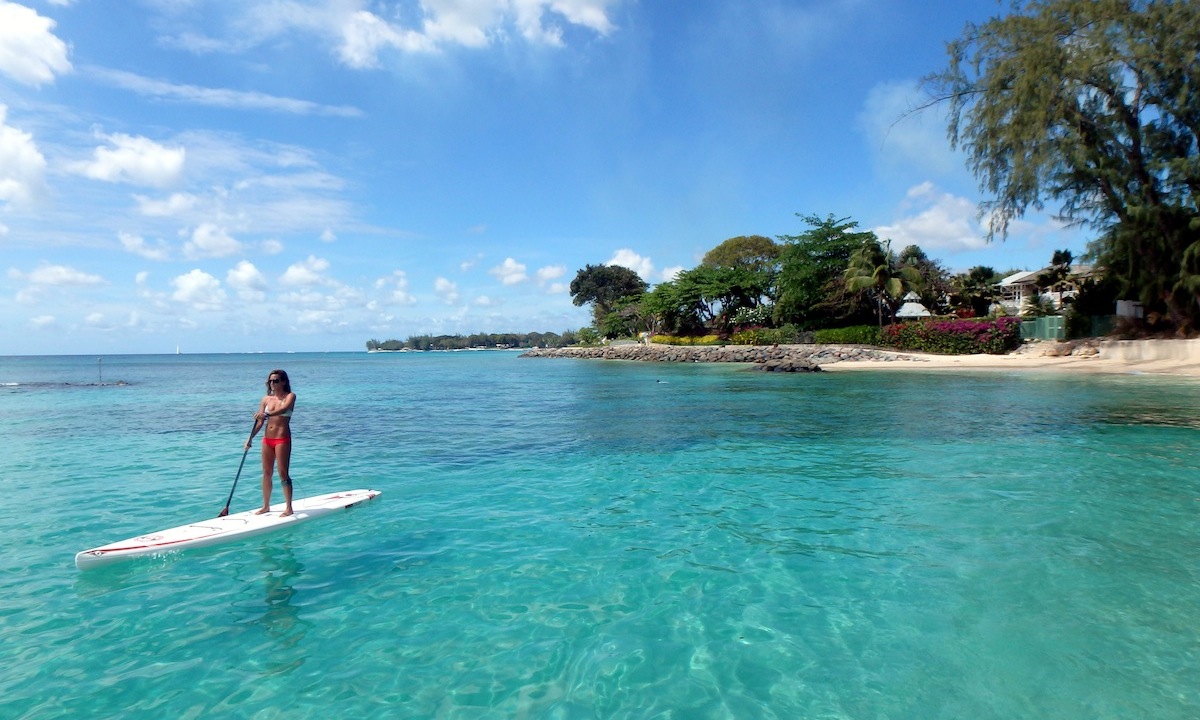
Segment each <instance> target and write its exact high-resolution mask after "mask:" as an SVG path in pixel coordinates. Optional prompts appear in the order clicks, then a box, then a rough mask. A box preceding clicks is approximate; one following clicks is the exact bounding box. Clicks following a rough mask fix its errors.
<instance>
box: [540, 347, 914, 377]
mask: <svg viewBox="0 0 1200 720" xmlns="http://www.w3.org/2000/svg"><path fill="white" fill-rule="evenodd" d="M521 357H529V358H546V357H549V358H580V359H591V360H640V361H643V362H685V363H688V362H690V363H699V362H703V363H713V362H727V363H752V364H753V365H752V369H754V370H762V371H766V372H819V371H820V370H821V367H820V365H819V363H837V362H853V361H855V360H883V361H891V360H916V359H917V358H914V357H911V356H908V355H902V354H899V353H894V352H888V351H886V350H876V349H874V348H867V347H854V346H845V345H770V346H765V345H699V346H681V345H653V344H651V345H632V344H631V345H607V346H603V347H566V348H534V349H533V350H530V351H528V352H526V353H524V354H522V355H521Z"/></svg>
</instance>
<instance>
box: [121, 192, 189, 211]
mask: <svg viewBox="0 0 1200 720" xmlns="http://www.w3.org/2000/svg"><path fill="white" fill-rule="evenodd" d="M133 199H134V200H136V201H137V204H138V212H140V213H141V214H143V215H145V216H146V217H179V216H180V215H182V214H184V213H186V212H188V211H189V210H191V209H192V208H194V207H196V203H197V202H199V198H197V197H196V196H195V195H189V194H187V193H172V194H171V196H170V197H168V198H167V199H166V200H154V199H153V198H148V197H146V196H145V195H134V196H133Z"/></svg>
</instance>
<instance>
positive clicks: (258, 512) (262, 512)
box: [254, 505, 291, 515]
mask: <svg viewBox="0 0 1200 720" xmlns="http://www.w3.org/2000/svg"><path fill="white" fill-rule="evenodd" d="M269 512H271V506H270V505H268V506H267V507H265V508H260V509H258V510H255V511H254V514H255V515H266V514H267V513H269ZM288 514H289V515H290V514H291V513H288Z"/></svg>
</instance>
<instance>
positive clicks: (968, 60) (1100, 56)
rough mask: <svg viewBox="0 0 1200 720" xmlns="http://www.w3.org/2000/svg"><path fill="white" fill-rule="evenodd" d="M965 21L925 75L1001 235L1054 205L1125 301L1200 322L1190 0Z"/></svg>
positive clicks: (1064, 2)
mask: <svg viewBox="0 0 1200 720" xmlns="http://www.w3.org/2000/svg"><path fill="white" fill-rule="evenodd" d="M1014 5H1015V8H1016V10H1015V12H1014V13H1013V14H1011V15H1008V16H1006V17H1002V18H997V19H993V20H990V21H988V22H986V23H983V24H982V25H968V26H967V28H966V31H965V33H964V34H963V36H962V37H961V38H960V39H958V40H956V41H954V42H952V43H950V44H949V46H948V50H949V55H950V61H949V65H948V67H947V68H946V69H945V70H944V71H942V72H940V73H938V74H935V75H932V76H930V77H929V78H927V79H926V83H927V88H928V89H929V90H930V91H931V93H932V94H933V96H934V102H935V103H936V102H939V101H944V102H948V103H949V111H950V112H949V135H950V139H951V141H952V142H953V143H954V144H955V145H957V146H961V147H962V148H964V149H965V150H966V152H967V156H968V163H969V166H970V168H971V170H972V171H973V172H974V173H975V175H976V177H977V178H978V179H979V181H980V185H981V187H982V189H983V190H984V191H985V192H987V193H988V194H989V195H990V199H989V200H988V201H987V202H986V203H985V204H984V205H983V206H982V208H981V210H982V211H983V214H984V216H985V217H987V218H988V220H989V222H990V234H991V235H992V236H993V237H994V236H996V235H999V236H1000V237H1003V236H1004V235H1005V233H1006V232H1007V230H1008V227H1009V225H1010V223H1011V222H1012V221H1013V220H1014V219H1016V218H1019V217H1021V216H1022V214H1023V213H1025V212H1026V210H1028V209H1029V208H1034V209H1041V208H1042V207H1043V203H1045V202H1047V201H1053V202H1055V203H1057V204H1059V205H1060V206H1061V212H1062V215H1063V216H1064V217H1065V218H1066V219H1067V220H1069V221H1071V222H1074V223H1079V224H1084V225H1088V226H1091V227H1093V228H1094V229H1096V230H1097V231H1098V237H1097V240H1096V241H1095V243H1094V245H1093V248H1092V251H1093V253H1094V254H1095V255H1096V257H1097V260H1098V261H1099V263H1100V264H1101V265H1102V266H1104V267H1105V269H1106V271H1107V272H1108V273H1110V274H1112V276H1113V277H1115V278H1116V279H1118V280H1119V282H1120V284H1121V286H1122V287H1123V288H1124V292H1125V293H1126V294H1127V296H1136V297H1137V298H1138V299H1140V300H1141V301H1142V302H1143V303H1146V304H1147V305H1148V306H1149V307H1151V309H1154V310H1158V311H1160V312H1162V313H1165V314H1166V315H1167V316H1168V317H1170V318H1171V319H1172V320H1173V321H1174V324H1175V325H1176V326H1177V327H1179V328H1180V329H1188V328H1194V327H1196V326H1197V320H1198V319H1200V278H1198V277H1197V275H1198V274H1200V216H1198V214H1197V195H1198V194H1200V159H1198V152H1197V136H1198V135H1200V3H1197V2H1193V1H1192V0H1029V1H1028V2H1024V3H1015V4H1014Z"/></svg>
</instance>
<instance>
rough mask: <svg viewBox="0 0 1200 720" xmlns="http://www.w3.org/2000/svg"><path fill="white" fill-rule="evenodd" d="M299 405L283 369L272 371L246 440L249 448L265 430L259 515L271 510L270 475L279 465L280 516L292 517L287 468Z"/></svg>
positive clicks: (290, 480) (290, 488)
mask: <svg viewBox="0 0 1200 720" xmlns="http://www.w3.org/2000/svg"><path fill="white" fill-rule="evenodd" d="M295 406H296V393H294V392H292V384H291V382H290V381H289V380H288V375H287V373H286V372H284V371H282V370H272V371H271V372H270V373H268V374H267V394H266V397H264V398H263V399H262V402H261V403H259V406H258V412H256V413H254V430H253V431H252V432H251V433H250V439H249V440H247V441H246V449H247V450H249V449H250V443H251V442H252V441H253V440H254V436H255V435H256V434H257V433H258V429H259V428H260V427H263V426H264V425H265V426H266V430H264V431H263V445H262V467H263V481H262V492H263V506H262V508H261V509H260V510H256V511H255V514H256V515H262V514H263V513H266V512H270V511H271V484H272V483H271V474H272V473H273V472H274V471H275V467H276V464H278V466H279V484H280V485H281V486H283V501H284V507H283V512H282V513H280V514H279V515H280V517H287V516H288V515H291V514H292V477H291V475H289V474H288V466H289V465H290V464H291V461H292V408H294V407H295Z"/></svg>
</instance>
